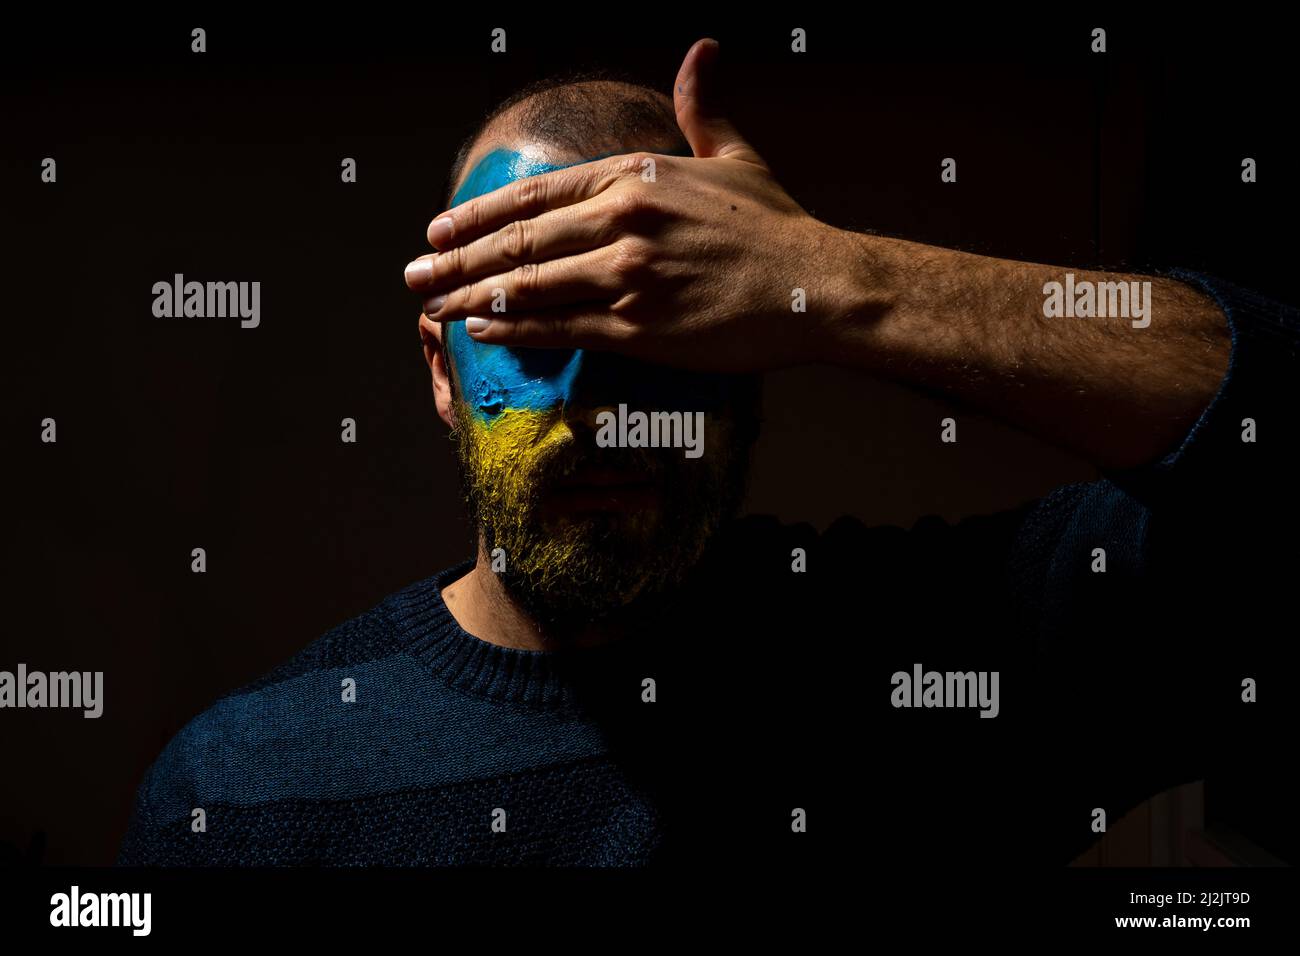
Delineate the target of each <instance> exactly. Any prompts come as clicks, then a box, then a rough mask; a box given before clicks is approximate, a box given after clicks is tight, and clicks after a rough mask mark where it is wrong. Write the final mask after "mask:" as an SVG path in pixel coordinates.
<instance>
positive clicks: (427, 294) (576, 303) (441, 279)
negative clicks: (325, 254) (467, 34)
mask: <svg viewBox="0 0 1300 956" xmlns="http://www.w3.org/2000/svg"><path fill="white" fill-rule="evenodd" d="M716 54H717V45H716V43H714V42H713V41H710V40H701V41H699V42H697V43H696V44H695V45H694V46H692V47H691V49H690V51H689V52H688V53H687V54H686V58H685V60H684V61H683V62H682V66H681V69H680V71H679V72H678V76H677V82H676V85H675V89H674V103H675V106H676V111H677V121H678V125H679V126H680V127H681V130H682V132H683V134H684V135H685V137H686V140H687V142H688V143H689V144H690V146H691V149H692V152H693V153H694V158H687V157H676V156H665V155H658V154H653V153H641V152H638V153H631V154H626V155H620V156H613V157H610V158H607V159H603V160H597V161H594V162H590V163H584V164H581V165H577V166H572V167H568V168H566V169H561V170H557V171H555V172H551V173H546V174H542V175H539V176H533V177H529V178H525V179H520V180H518V181H516V182H514V183H511V184H510V185H508V186H505V187H503V188H502V189H498V190H496V191H495V192H492V193H489V194H487V195H485V196H481V197H478V198H476V199H473V200H470V201H469V202H466V203H464V204H463V205H461V206H458V207H456V208H455V209H453V210H449V211H447V212H444V213H441V214H440V215H439V216H438V217H437V218H435V220H434V221H433V223H432V224H431V225H430V227H429V241H430V244H432V245H433V246H435V247H436V248H437V249H438V253H437V254H435V255H431V256H423V257H421V259H419V260H416V262H417V263H427V264H428V265H427V266H423V267H420V266H416V264H415V263H413V264H412V267H408V271H407V283H408V285H410V286H411V288H413V289H415V290H416V291H418V292H420V293H421V295H422V296H423V297H424V300H425V313H426V314H427V316H428V318H429V319H430V320H431V321H433V322H443V321H459V320H463V319H468V320H469V321H468V323H467V325H466V328H467V330H468V331H469V332H470V334H472V335H473V336H474V338H476V339H478V340H479V341H482V342H488V343H494V344H504V345H518V346H531V347H565V348H591V349H605V350H611V351H618V352H622V353H624V354H628V355H632V356H635V357H638V358H642V359H646V360H650V361H654V362H659V363H662V364H668V365H676V366H679V367H686V368H693V369H699V370H707V371H720V372H746V371H759V370H763V369H768V368H776V367H779V366H783V365H791V364H796V363H800V362H808V361H816V360H819V359H822V358H824V357H825V356H824V354H823V344H824V342H825V340H826V326H827V324H828V323H829V322H830V321H833V320H835V319H836V318H838V317H840V316H839V315H838V313H839V312H840V311H841V310H842V309H847V306H846V305H842V303H844V302H845V301H846V292H847V286H848V284H849V283H848V277H849V276H852V275H853V274H854V272H855V269H856V261H855V260H854V259H853V258H852V256H853V255H854V253H855V251H856V250H855V247H854V245H853V243H851V242H850V241H848V239H847V236H848V234H846V233H842V232H841V231H840V230H837V229H834V228H831V227H829V226H827V225H825V224H823V223H821V222H818V221H817V220H816V219H814V218H813V217H812V216H810V215H809V214H808V213H806V212H805V211H804V210H803V209H801V208H800V207H799V205H798V203H796V202H795V201H794V200H793V199H791V198H790V196H789V195H788V194H787V193H786V192H785V190H784V189H782V188H781V186H780V185H779V184H778V183H777V182H776V180H775V179H774V178H773V177H772V174H771V171H770V170H769V169H768V167H767V165H766V163H764V162H763V160H762V159H761V158H760V157H759V156H758V154H757V153H756V152H754V150H753V149H752V148H751V147H750V146H749V145H748V144H747V143H746V142H745V141H744V140H743V139H742V138H741V136H740V134H739V133H738V132H737V131H736V129H735V128H734V127H733V126H732V125H731V124H730V123H729V122H728V121H727V120H726V119H724V118H723V117H722V116H720V115H719V114H717V113H716V112H715V111H713V110H712V108H711V106H710V105H709V99H708V94H709V91H708V89H706V87H705V84H706V82H707V79H706V77H707V73H708V69H707V68H708V66H709V64H711V63H712V62H713V59H714V57H716ZM497 290H503V292H504V308H505V311H504V312H494V311H493V303H494V301H496V302H499V301H501V299H502V293H501V292H498V291H497ZM796 290H802V292H798V291H796ZM439 299H441V300H442V301H441V302H439ZM796 305H799V306H801V308H800V309H799V310H796V308H795V306H796ZM439 306H440V307H439Z"/></svg>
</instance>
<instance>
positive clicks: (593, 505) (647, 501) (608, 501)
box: [546, 468, 659, 511]
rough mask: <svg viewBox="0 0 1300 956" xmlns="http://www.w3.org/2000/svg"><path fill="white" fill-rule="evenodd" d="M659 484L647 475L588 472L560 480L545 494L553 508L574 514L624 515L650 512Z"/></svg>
mask: <svg viewBox="0 0 1300 956" xmlns="http://www.w3.org/2000/svg"><path fill="white" fill-rule="evenodd" d="M658 495H659V484H658V482H656V481H654V480H653V479H652V478H651V477H650V475H649V474H648V473H646V472H644V471H625V470H623V469H617V468H585V469H580V470H578V471H576V472H574V473H573V474H571V475H566V476H565V477H563V478H560V479H557V480H556V481H555V482H554V483H553V484H552V485H551V487H550V488H548V489H547V491H546V498H547V499H548V500H549V501H550V502H551V503H552V504H554V505H556V506H559V507H561V508H563V509H565V510H571V511H624V510H637V509H641V508H648V507H651V506H653V505H654V503H655V501H656V500H657V499H658Z"/></svg>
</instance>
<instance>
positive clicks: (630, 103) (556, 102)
mask: <svg viewBox="0 0 1300 956" xmlns="http://www.w3.org/2000/svg"><path fill="white" fill-rule="evenodd" d="M516 107H518V109H517V110H516V112H515V115H514V117H513V122H514V125H515V127H516V128H517V130H518V131H519V133H520V134H521V135H523V136H526V137H529V138H531V139H536V140H537V141H538V142H542V143H545V144H547V145H548V146H555V147H557V148H559V149H562V150H565V151H567V152H570V153H573V154H576V155H579V156H590V155H593V154H597V153H603V152H618V151H620V150H622V149H623V148H625V147H626V145H627V144H629V143H634V144H637V148H641V149H649V148H652V147H660V148H667V149H672V150H688V149H689V147H688V145H687V143H686V140H685V138H684V137H683V136H682V132H681V130H680V129H679V128H678V126H677V117H676V114H675V113H674V111H673V101H672V98H671V97H669V96H668V95H667V94H665V93H662V92H660V91H659V90H656V89H655V88H654V87H652V86H648V85H646V84H645V83H641V82H639V81H637V80H634V79H631V78H629V77H627V76H625V75H623V74H620V73H618V72H616V71H614V70H608V69H599V70H570V71H566V72H564V73H557V74H553V75H551V76H548V77H546V78H544V79H541V80H536V81H534V82H532V83H529V84H527V85H526V86H524V87H522V88H521V89H519V90H516V91H515V92H514V93H512V94H511V95H510V96H508V97H506V98H505V99H504V100H502V101H501V102H500V103H498V104H497V105H496V106H495V107H493V108H492V109H491V110H490V111H489V112H488V114H487V115H486V116H484V117H483V119H482V120H481V121H479V123H478V124H477V125H476V126H475V127H474V129H473V131H472V132H471V133H470V134H469V135H468V136H466V137H465V139H464V141H463V142H462V143H461V145H460V148H459V149H458V150H457V151H456V159H455V161H454V162H453V163H452V167H451V171H450V173H448V176H447V184H446V190H445V195H446V198H447V204H448V205H450V204H451V200H452V197H453V196H454V195H455V187H456V181H457V180H458V179H460V176H461V173H462V172H464V169H465V162H466V160H467V159H468V158H469V154H470V153H471V152H472V151H473V149H474V145H475V143H477V142H478V140H479V138H480V137H481V136H482V135H483V133H484V132H485V131H486V130H487V128H488V127H489V126H491V125H492V123H493V122H495V121H496V120H497V119H499V118H500V117H501V116H503V115H504V114H505V113H507V112H509V111H511V110H515V109H516Z"/></svg>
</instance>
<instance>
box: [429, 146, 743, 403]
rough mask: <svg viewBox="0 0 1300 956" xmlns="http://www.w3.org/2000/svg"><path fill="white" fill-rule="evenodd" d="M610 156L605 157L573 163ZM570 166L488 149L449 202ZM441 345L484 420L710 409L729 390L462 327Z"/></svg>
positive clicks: (722, 379) (691, 375) (452, 329)
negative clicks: (611, 410)
mask: <svg viewBox="0 0 1300 956" xmlns="http://www.w3.org/2000/svg"><path fill="white" fill-rule="evenodd" d="M674 152H677V151H674ZM689 154H690V153H689V151H686V155H689ZM611 155H614V154H613V153H605V154H602V155H600V156H593V157H590V158H588V159H584V160H579V161H578V162H593V161H594V160H597V159H602V158H604V157H605V156H611ZM576 165H578V163H565V164H562V165H553V164H550V163H544V162H541V161H540V160H537V159H532V158H529V157H527V156H525V155H524V154H522V153H520V152H518V151H517V150H509V149H495V150H493V151H492V152H490V153H488V154H487V155H486V156H484V157H483V158H482V159H481V160H479V162H478V163H477V164H476V165H475V166H474V168H473V169H472V170H471V171H470V173H469V175H468V176H466V177H465V181H464V182H463V183H462V184H461V187H460V188H459V189H458V190H456V194H455V196H453V197H452V201H451V205H452V208H454V207H456V206H459V205H461V204H462V203H464V202H468V201H469V200H471V199H474V198H475V197H477V196H482V195H484V194H485V193H490V192H492V191H493V190H496V189H500V188H501V187H502V186H505V185H507V184H508V183H512V182H514V181H515V180H516V179H522V178H524V177H525V176H538V175H541V174H542V173H549V172H552V171H554V170H557V169H564V168H565V167H567V166H576ZM505 321H509V320H508V319H507V320H505ZM447 348H448V351H449V352H450V354H451V357H452V362H453V364H454V366H455V370H456V377H457V381H458V383H459V387H460V395H461V398H462V399H463V400H464V402H465V403H466V404H467V405H468V406H469V408H470V409H471V411H472V412H473V413H474V416H475V417H476V418H478V419H479V420H480V421H482V422H485V423H488V422H491V421H492V420H494V419H495V418H496V417H497V416H499V415H500V414H501V413H502V412H505V411H507V410H510V409H519V410H527V411H547V410H550V409H552V408H556V407H557V406H561V405H564V404H568V403H570V402H574V401H577V400H583V401H589V402H590V403H591V404H594V405H614V404H618V403H620V402H626V403H628V404H629V406H635V407H641V408H643V409H655V410H674V409H680V410H683V411H685V410H706V409H709V408H716V407H718V406H719V405H720V404H721V403H722V402H723V401H725V399H726V396H727V395H728V394H729V393H730V389H731V379H730V378H729V377H728V376H720V375H705V374H702V373H698V372H681V371H676V370H672V369H665V368H660V367H658V366H654V365H648V364H646V363H644V362H639V361H636V360H634V359H629V358H627V357H625V356H620V355H616V354H614V353H606V352H599V353H597V352H593V353H587V352H585V351H584V350H583V349H529V348H518V347H515V346H508V345H493V344H491V343H487V342H479V341H476V340H475V339H474V338H472V337H471V336H470V335H469V334H468V333H467V332H466V331H465V324H464V323H463V322H451V323H449V324H448V325H447Z"/></svg>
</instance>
